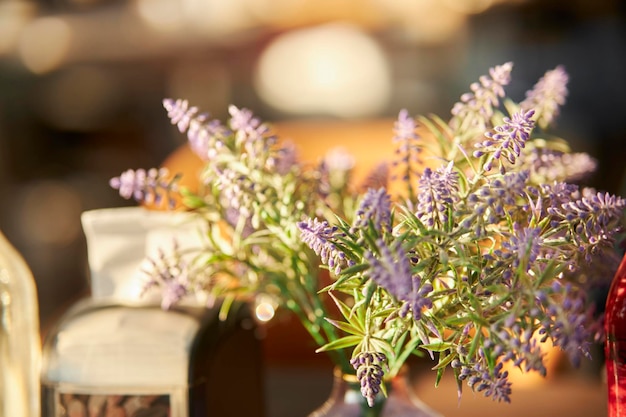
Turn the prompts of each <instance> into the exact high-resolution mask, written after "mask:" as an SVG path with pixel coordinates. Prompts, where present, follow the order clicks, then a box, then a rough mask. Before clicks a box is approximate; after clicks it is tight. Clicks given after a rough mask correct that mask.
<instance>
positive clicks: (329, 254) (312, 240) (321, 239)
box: [298, 218, 351, 275]
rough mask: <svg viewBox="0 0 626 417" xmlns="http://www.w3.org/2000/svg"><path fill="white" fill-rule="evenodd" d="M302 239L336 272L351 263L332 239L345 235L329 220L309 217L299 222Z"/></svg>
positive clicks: (339, 271)
mask: <svg viewBox="0 0 626 417" xmlns="http://www.w3.org/2000/svg"><path fill="white" fill-rule="evenodd" d="M298 228H299V229H300V239H301V240H302V242H304V243H305V244H306V245H308V246H309V247H310V248H311V249H312V250H313V251H314V252H315V254H316V255H318V256H319V257H320V258H321V261H322V263H323V264H325V265H327V266H328V267H329V268H331V270H333V271H334V273H335V274H337V275H338V274H339V273H341V269H343V268H345V267H346V266H347V265H350V264H351V262H348V261H347V260H346V256H345V254H344V253H343V252H342V251H341V250H340V249H339V248H337V246H336V245H335V244H334V243H333V242H332V240H334V239H337V238H339V237H341V236H343V233H342V232H340V231H339V229H338V228H337V227H336V226H331V225H329V224H328V222H327V221H325V220H324V221H322V222H320V221H319V220H318V219H316V218H315V219H310V218H309V219H307V220H306V221H302V222H299V223H298Z"/></svg>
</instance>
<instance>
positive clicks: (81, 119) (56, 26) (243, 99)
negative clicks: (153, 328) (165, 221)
mask: <svg viewBox="0 0 626 417" xmlns="http://www.w3.org/2000/svg"><path fill="white" fill-rule="evenodd" d="M625 17H626V5H625V2H623V1H619V0H596V1H593V2H591V1H588V0H228V1H224V0H0V190H1V192H2V199H3V203H2V204H1V205H0V227H1V228H2V230H3V231H4V232H5V234H6V235H7V237H8V238H9V239H10V240H11V241H12V242H13V243H14V245H15V246H16V247H17V248H18V249H19V250H20V251H21V252H22V253H23V255H24V257H25V258H26V260H27V262H28V263H29V264H30V266H31V268H32V270H33V273H34V275H35V279H36V282H37V287H38V293H39V299H40V314H41V324H42V327H46V326H48V325H49V324H50V323H51V322H53V321H54V320H55V319H56V318H57V317H58V315H59V314H60V313H62V312H63V311H64V310H65V308H66V307H67V306H68V305H69V304H70V303H72V302H73V301H74V300H76V299H77V298H80V297H82V296H84V295H85V294H86V293H87V291H88V274H87V266H86V249H85V243H84V237H83V234H82V229H81V225H80V214H81V212H83V211H84V210H89V209H95V208H103V207H113V206H122V205H129V204H133V203H132V202H128V201H125V200H122V199H121V198H120V197H119V196H118V195H117V193H116V192H115V190H112V189H110V188H109V186H108V180H109V178H111V177H112V176H116V175H119V173H121V172H122V171H123V170H125V169H127V168H141V167H143V168H149V167H152V166H155V165H158V164H160V163H161V162H162V161H163V160H164V159H165V158H166V157H167V155H169V154H170V153H171V152H173V151H174V150H175V149H177V148H178V147H179V146H181V145H182V144H183V143H184V137H183V136H182V135H180V134H178V133H177V131H176V130H175V129H174V128H173V127H171V126H170V125H169V122H168V119H167V117H166V114H165V111H164V110H163V109H162V105H161V100H162V99H163V98H164V97H173V98H187V99H189V101H190V102H191V103H192V104H194V105H197V106H199V107H201V108H202V109H203V110H205V111H208V112H210V113H211V114H212V115H213V116H214V117H217V118H220V119H222V120H224V119H225V118H226V117H227V113H226V110H227V106H228V105H229V104H230V103H232V104H235V105H237V106H239V107H247V108H250V109H253V110H254V112H255V113H256V114H257V115H258V116H260V117H261V118H263V119H264V120H266V121H269V122H272V123H277V124H281V123H286V124H288V123H290V122H294V121H298V122H299V121H303V120H304V121H308V122H311V121H314V122H315V123H318V124H323V123H333V122H349V123H351V124H354V125H355V126H356V125H359V124H361V125H362V124H363V123H369V122H373V121H381V120H382V121H384V124H383V126H384V129H385V130H384V131H385V132H387V131H388V134H384V135H385V137H383V138H381V142H380V144H381V145H380V146H381V149H384V146H385V145H386V144H387V143H388V141H389V139H390V138H391V128H392V124H393V120H392V119H393V118H394V117H396V115H397V113H398V111H399V110H400V109H401V108H407V109H408V110H409V112H410V113H411V114H418V113H436V114H438V115H440V116H442V117H443V118H444V119H445V118H447V117H448V116H449V114H450V113H449V112H450V109H451V107H452V105H453V104H454V103H455V102H456V101H457V100H458V98H459V96H460V95H461V94H462V93H464V92H466V91H467V90H468V86H469V84H470V83H471V82H473V81H475V80H477V78H478V77H479V76H480V75H482V74H485V73H487V71H488V69H489V67H492V66H494V65H498V64H502V63H504V62H507V61H512V62H514V70H513V82H512V84H511V85H510V86H509V88H508V89H507V91H508V92H509V93H510V96H511V97H513V98H514V99H517V100H521V99H522V98H523V95H524V92H525V91H526V90H527V89H529V88H531V87H532V85H533V84H534V83H535V82H536V81H537V79H538V78H539V77H540V76H541V75H542V74H543V73H544V72H545V71H546V70H549V69H553V68H554V67H556V66H557V65H563V66H564V67H565V69H566V71H567V72H568V73H569V75H570V84H569V90H570V95H569V97H568V102H567V104H566V106H565V107H564V108H563V109H562V112H561V116H560V118H559V121H558V124H557V126H556V129H555V131H556V133H558V134H560V135H561V136H563V137H564V138H566V139H568V140H569V141H570V143H571V144H572V146H573V148H574V150H576V151H585V152H588V153H589V154H591V155H592V156H593V157H594V158H596V159H597V160H598V161H599V169H598V170H597V172H596V173H595V174H594V176H593V177H592V178H590V179H589V181H588V184H589V185H591V186H594V187H597V188H600V189H603V190H607V191H610V192H613V193H620V194H624V193H623V191H624V189H623V187H622V176H623V173H624V168H625V167H626V164H625V161H626V146H625V142H624V141H625V140H626V122H624V112H626V22H625V20H624V19H625ZM315 123H314V124H315ZM377 126H380V124H378V125H377ZM374 131H375V132H377V133H376V134H377V135H380V131H381V129H375V130H372V131H370V133H372V134H373V132H374ZM291 132H296V131H294V130H292V131H291ZM303 134H304V133H303ZM360 134H361V135H364V137H365V136H367V129H366V131H365V133H363V132H361V133H360ZM294 135H295V133H294ZM294 139H297V138H294ZM307 140H315V139H314V138H313V139H307Z"/></svg>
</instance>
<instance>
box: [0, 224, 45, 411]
mask: <svg viewBox="0 0 626 417" xmlns="http://www.w3.org/2000/svg"><path fill="white" fill-rule="evenodd" d="M40 355H41V340H40V336H39V304H38V299H37V292H36V289H35V281H34V279H33V275H32V273H31V271H30V269H29V268H28V265H27V264H26V262H25V261H24V258H22V256H21V255H20V254H19V253H18V252H17V250H16V249H15V248H14V247H13V246H12V245H11V243H10V242H9V241H8V240H7V239H6V237H5V236H4V234H2V233H1V232H0V417H14V416H33V417H38V416H39V415H40V401H41V400H40V388H39V367H40Z"/></svg>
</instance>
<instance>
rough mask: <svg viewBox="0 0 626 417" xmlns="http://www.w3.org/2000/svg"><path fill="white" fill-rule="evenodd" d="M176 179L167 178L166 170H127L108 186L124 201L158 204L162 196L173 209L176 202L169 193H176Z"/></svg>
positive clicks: (167, 172) (110, 181) (112, 179)
mask: <svg viewBox="0 0 626 417" xmlns="http://www.w3.org/2000/svg"><path fill="white" fill-rule="evenodd" d="M177 181H178V177H177V176H174V177H173V178H169V171H168V170H167V169H166V168H161V169H156V168H152V169H149V170H148V171H147V172H146V170H144V169H138V170H132V169H128V170H126V171H124V172H123V173H122V174H120V176H119V177H113V178H111V179H110V180H109V185H110V186H111V188H114V189H116V190H118V191H119V193H120V196H122V197H123V198H125V199H130V198H134V199H135V200H136V201H138V202H145V203H154V204H160V202H161V200H162V198H163V195H165V196H167V198H168V204H169V206H170V207H173V206H174V205H175V204H176V201H175V200H174V199H173V198H172V196H171V193H172V192H176V191H177V185H176V182H177Z"/></svg>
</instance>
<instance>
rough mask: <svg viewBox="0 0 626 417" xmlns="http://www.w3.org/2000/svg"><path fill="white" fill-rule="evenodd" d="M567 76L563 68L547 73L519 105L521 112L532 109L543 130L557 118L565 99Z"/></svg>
mask: <svg viewBox="0 0 626 417" xmlns="http://www.w3.org/2000/svg"><path fill="white" fill-rule="evenodd" d="M568 81H569V76H568V75H567V72H565V68H563V66H558V67H556V68H555V69H553V70H550V71H547V72H546V73H545V74H544V75H543V77H541V79H540V80H539V81H538V82H537V84H535V86H534V87H533V88H532V89H531V90H529V91H528V92H527V93H526V99H524V101H522V102H521V103H520V107H521V108H522V109H523V110H530V109H534V110H535V112H536V114H535V117H536V120H537V124H538V125H539V126H540V127H541V128H543V129H545V128H546V127H548V126H549V125H550V124H551V123H552V122H553V121H554V119H555V118H556V116H558V114H559V108H560V107H561V106H563V104H565V99H566V98H567V93H568V91H567V83H568Z"/></svg>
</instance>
